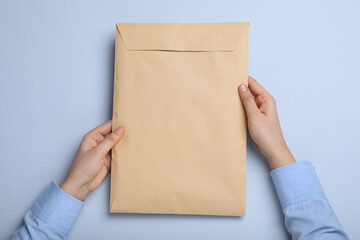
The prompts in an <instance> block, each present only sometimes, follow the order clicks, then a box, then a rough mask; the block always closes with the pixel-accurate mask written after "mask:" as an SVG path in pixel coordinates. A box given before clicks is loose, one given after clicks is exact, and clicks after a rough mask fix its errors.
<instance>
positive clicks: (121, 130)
mask: <svg viewBox="0 0 360 240" xmlns="http://www.w3.org/2000/svg"><path fill="white" fill-rule="evenodd" d="M115 134H116V135H118V136H121V135H123V134H124V129H123V128H121V127H120V128H117V129H116V130H115Z"/></svg>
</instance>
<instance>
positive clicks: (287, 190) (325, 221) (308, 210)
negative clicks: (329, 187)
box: [270, 162, 348, 240]
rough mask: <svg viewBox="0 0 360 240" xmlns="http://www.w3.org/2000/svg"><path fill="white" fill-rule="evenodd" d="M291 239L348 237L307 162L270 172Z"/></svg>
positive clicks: (328, 239) (318, 239) (327, 239)
mask: <svg viewBox="0 0 360 240" xmlns="http://www.w3.org/2000/svg"><path fill="white" fill-rule="evenodd" d="M270 174H271V177H272V179H273V182H274V184H275V188H276V192H277V194H278V196H279V199H280V204H281V207H282V209H283V212H284V215H285V225H286V228H287V230H288V232H289V233H290V234H291V236H292V239H317V240H321V239H326V240H333V239H348V237H347V236H346V234H345V232H344V230H343V228H342V226H341V225H340V222H339V220H338V219H337V217H336V215H335V213H334V210H333V209H332V207H331V206H330V203H329V201H328V200H327V198H326V196H325V193H324V191H323V189H322V187H321V185H320V182H319V179H318V177H317V175H316V173H315V169H314V167H313V166H312V165H311V163H310V162H296V163H291V164H289V165H285V166H283V167H279V168H276V169H274V170H272V171H271V172H270Z"/></svg>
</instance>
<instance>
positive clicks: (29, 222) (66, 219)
mask: <svg viewBox="0 0 360 240" xmlns="http://www.w3.org/2000/svg"><path fill="white" fill-rule="evenodd" d="M83 205H84V203H83V202H82V201H80V200H78V199H76V198H74V197H73V196H71V195H69V194H67V193H66V192H64V191H63V190H62V189H61V188H60V187H59V186H58V185H57V184H56V183H55V182H51V183H50V185H49V186H48V187H47V188H46V189H45V191H44V192H43V193H42V194H41V195H40V196H39V198H38V199H37V200H36V202H35V203H34V205H33V206H32V207H31V208H30V210H29V211H28V212H27V213H26V215H25V217H24V221H23V225H22V226H21V228H20V229H19V230H17V231H16V232H14V233H13V234H12V235H11V236H10V238H9V239H65V238H66V236H67V234H68V232H69V230H70V228H71V225H72V224H73V222H74V221H75V219H76V217H77V215H78V214H79V212H80V210H81V209H82V206H83Z"/></svg>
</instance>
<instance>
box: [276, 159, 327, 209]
mask: <svg viewBox="0 0 360 240" xmlns="http://www.w3.org/2000/svg"><path fill="white" fill-rule="evenodd" d="M270 175H271V177H272V180H273V182H274V185H275V189H276V192H277V195H278V196H279V199H280V204H281V207H282V208H285V207H287V206H289V205H295V204H300V203H303V202H307V201H310V200H313V199H318V198H322V199H325V200H327V199H326V196H325V193H324V191H323V189H322V187H321V184H320V182H319V179H318V177H317V175H316V173H315V168H314V167H313V166H312V164H311V163H310V162H307V161H302V162H295V163H291V164H288V165H285V166H283V167H279V168H276V169H274V170H272V171H271V172H270Z"/></svg>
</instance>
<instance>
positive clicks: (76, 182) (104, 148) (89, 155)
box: [10, 121, 124, 239]
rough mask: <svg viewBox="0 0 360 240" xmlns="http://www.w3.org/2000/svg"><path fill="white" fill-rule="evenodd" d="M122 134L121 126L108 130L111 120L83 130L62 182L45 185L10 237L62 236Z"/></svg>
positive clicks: (101, 176)
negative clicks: (21, 223) (74, 155)
mask: <svg viewBox="0 0 360 240" xmlns="http://www.w3.org/2000/svg"><path fill="white" fill-rule="evenodd" d="M123 135H124V130H123V128H117V129H116V130H115V131H114V132H112V133H111V121H108V122H106V123H104V124H102V125H100V126H99V127H97V128H95V129H94V130H92V131H90V132H89V133H88V134H86V135H85V137H84V139H83V140H82V142H81V144H80V148H79V151H78V153H77V154H76V157H75V159H74V161H73V163H72V165H71V167H70V170H69V172H68V174H67V176H66V178H65V180H64V182H63V183H62V184H60V186H58V185H56V184H55V183H54V182H52V183H51V184H50V185H49V186H48V187H47V188H46V189H45V191H44V192H43V193H42V194H41V195H40V197H39V198H38V199H37V200H36V202H35V203H34V205H33V206H32V207H31V209H30V210H29V211H28V212H27V213H26V215H25V217H24V221H23V225H22V226H21V228H20V229H19V230H17V231H15V232H14V233H13V234H12V235H11V237H10V239H65V238H66V236H67V234H68V232H69V230H70V228H71V225H72V224H73V222H74V221H75V219H76V217H77V215H78V214H79V212H80V210H81V208H82V206H83V204H84V201H85V199H86V197H87V196H88V195H89V193H90V192H92V191H93V190H95V189H96V188H97V187H98V186H99V185H100V183H101V182H102V181H103V180H104V178H105V177H106V175H107V173H108V172H109V170H110V166H111V155H110V150H111V148H112V147H113V146H115V144H116V143H118V142H119V140H120V139H121V137H122V136H123Z"/></svg>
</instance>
